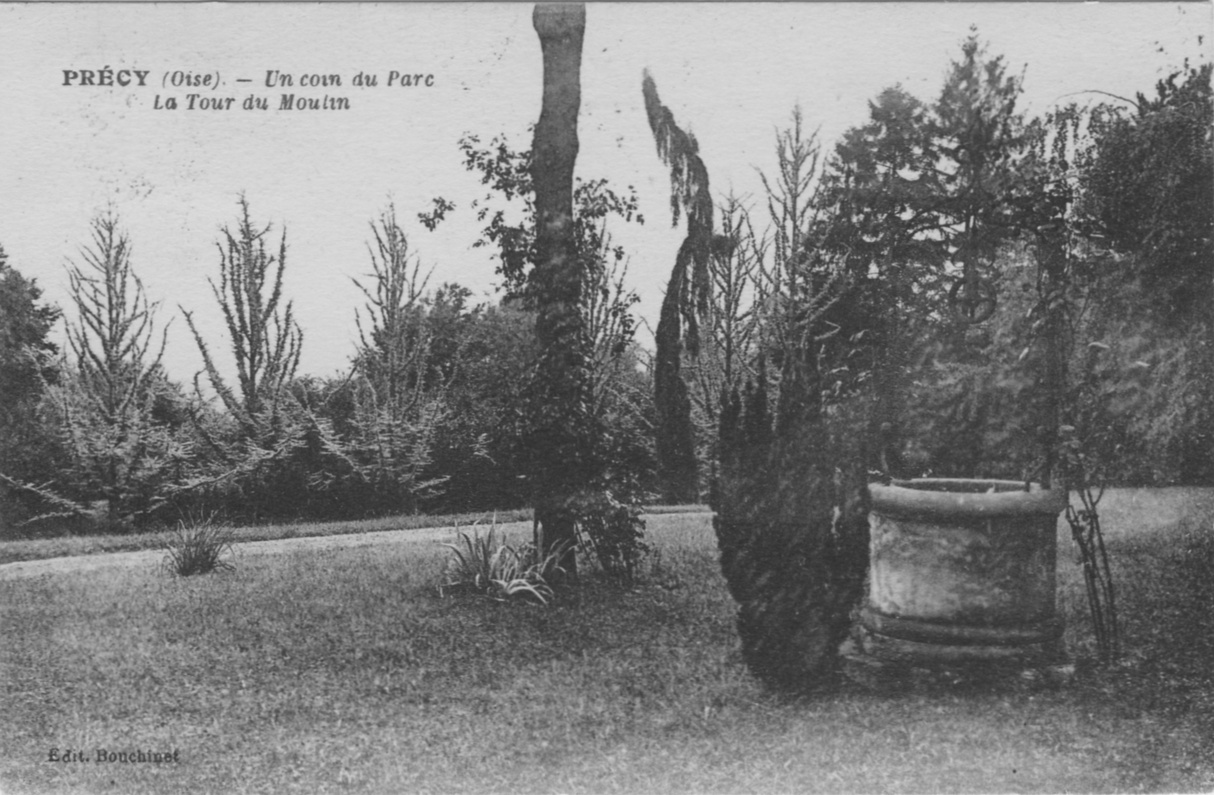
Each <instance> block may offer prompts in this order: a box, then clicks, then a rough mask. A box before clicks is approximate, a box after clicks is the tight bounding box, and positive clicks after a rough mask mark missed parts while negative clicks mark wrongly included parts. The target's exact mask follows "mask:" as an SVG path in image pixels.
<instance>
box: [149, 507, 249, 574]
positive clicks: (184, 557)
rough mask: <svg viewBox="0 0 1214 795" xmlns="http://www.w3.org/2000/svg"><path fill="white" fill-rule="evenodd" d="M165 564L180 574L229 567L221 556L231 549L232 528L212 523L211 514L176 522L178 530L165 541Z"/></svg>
mask: <svg viewBox="0 0 1214 795" xmlns="http://www.w3.org/2000/svg"><path fill="white" fill-rule="evenodd" d="M165 550H166V555H165V560H164V565H165V567H166V568H167V569H168V570H169V572H171V573H172V574H176V575H177V576H179V577H189V576H190V575H193V574H209V573H211V572H213V571H230V570H232V569H234V568H235V566H233V565H232V564H231V563H229V562H228V561H227V560H224V556H225V555H227V554H231V552H232V531H231V530H230V529H229V528H228V527H227V526H225V525H219V524H215V522H214V517H213V516H210V517H207V518H206V519H203V520H201V521H199V520H195V519H191V520H189V522H188V523H187V522H186V521H185V520H182V521H179V522H178V523H177V530H176V531H175V532H174V533H173V536H172V537H171V538H170V539H169V541H168V543H167V544H166V545H165Z"/></svg>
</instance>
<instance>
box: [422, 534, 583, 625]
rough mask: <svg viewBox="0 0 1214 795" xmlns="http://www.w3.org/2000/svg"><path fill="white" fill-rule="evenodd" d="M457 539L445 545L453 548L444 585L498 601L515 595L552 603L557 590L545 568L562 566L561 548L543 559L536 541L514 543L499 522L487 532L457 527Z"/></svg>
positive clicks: (450, 588)
mask: <svg viewBox="0 0 1214 795" xmlns="http://www.w3.org/2000/svg"><path fill="white" fill-rule="evenodd" d="M456 535H457V537H458V538H457V541H456V542H455V543H454V544H444V545H443V546H445V547H447V548H448V549H450V550H451V555H450V557H449V558H448V559H447V562H446V568H445V571H444V572H443V584H442V585H440V586H439V593H440V594H441V593H442V592H443V591H444V589H446V590H452V591H473V592H476V593H482V594H485V595H486V596H489V597H490V598H492V599H496V600H498V601H506V600H508V599H511V598H514V597H521V598H524V599H532V600H534V601H537V602H539V603H541V604H545V605H546V604H548V603H549V602H550V601H551V600H552V598H553V595H554V594H553V591H552V588H551V586H549V585H548V583H547V581H546V580H545V579H544V572H547V571H553V570H561V568H560V565H559V563H558V561H559V560H560V551H553V552H552V554H550V555H548V556H547V557H546V558H543V559H541V558H540V555H539V552H538V550H536V548H535V545H534V544H529V543H528V544H522V545H520V546H518V547H514V546H512V545H510V544H509V543H507V542H506V540H505V539H504V538H502V537H500V536H499V535H497V523H496V522H494V524H493V525H492V526H491V527H490V528H489V532H488V534H487V535H485V536H483V537H482V536H481V534H480V533H479V532H478V531H473V534H472V535H468V534H467V533H466V532H464V531H462V530H460V529H459V528H458V526H457V527H456Z"/></svg>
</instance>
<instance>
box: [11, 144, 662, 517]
mask: <svg viewBox="0 0 1214 795" xmlns="http://www.w3.org/2000/svg"><path fill="white" fill-rule="evenodd" d="M469 140H474V139H469ZM465 149H466V151H467V152H468V153H469V156H470V157H472V153H473V152H474V147H473V145H472V144H471V143H468V142H465ZM528 158H529V155H528V153H526V152H523V153H515V152H509V153H508V157H507V159H509V160H512V161H517V162H526V161H527V160H528ZM470 167H472V163H471V161H470ZM521 190H522V191H523V193H524V194H525V192H526V190H527V186H525V185H524V186H523V187H522V188H521ZM581 195H583V196H584V200H583V201H582V202H581V204H580V205H579V207H581V208H582V210H583V212H582V213H581V214H579V217H578V221H579V228H581V229H583V230H584V237H585V240H583V241H582V242H581V244H579V247H578V251H579V256H581V257H582V258H583V259H584V260H585V264H586V268H587V272H588V279H587V288H586V290H585V291H584V299H583V301H582V305H581V307H580V308H579V310H578V311H579V312H581V313H582V314H583V315H584V316H585V317H586V318H587V325H588V330H589V336H588V344H589V347H588V356H587V389H588V404H587V407H588V410H589V412H590V415H591V416H592V418H593V419H594V421H595V422H596V423H597V425H598V427H599V428H600V433H599V434H598V436H597V437H596V439H597V441H596V444H597V445H599V447H597V448H596V449H595V450H594V451H593V452H594V455H595V456H597V457H600V458H605V459H607V460H612V461H616V462H617V465H616V466H615V467H614V469H613V473H614V474H613V475H612V477H613V478H614V480H613V488H614V489H615V491H614V492H613V499H616V500H617V503H618V500H619V499H623V498H625V497H627V498H628V499H632V498H634V497H635V498H640V497H641V496H643V495H644V494H645V493H646V492H647V491H648V490H649V489H651V488H652V483H653V477H654V465H653V462H652V453H651V452H650V448H651V446H652V442H651V441H650V440H651V438H652V431H651V428H652V416H651V411H650V409H649V406H650V399H649V393H648V389H647V387H646V384H647V381H646V376H645V374H644V366H643V357H642V355H641V352H640V350H639V349H638V347H637V346H636V343H635V342H634V340H633V338H632V337H633V331H634V321H633V317H632V314H631V307H632V305H633V304H634V303H635V301H636V297H635V295H633V294H632V293H631V292H629V291H628V290H627V289H626V288H625V286H624V276H625V273H626V261H625V260H624V254H623V252H622V250H621V249H619V248H618V247H617V246H614V245H613V244H611V242H610V235H609V233H608V226H607V223H606V219H605V218H604V217H603V216H602V213H601V209H602V207H603V206H605V205H604V201H603V199H604V196H606V197H608V201H607V202H606V205H611V204H612V202H613V201H614V198H613V197H614V194H613V193H612V192H611V190H610V188H609V187H608V186H607V185H606V183H605V182H603V181H598V182H595V183H593V184H590V185H588V186H585V187H584V190H583V191H582V194H581ZM517 196H518V193H517V192H516V193H508V192H506V191H503V190H501V189H499V188H495V190H494V192H493V195H492V197H491V198H493V199H501V200H503V201H508V200H509V199H510V198H512V197H517ZM632 201H635V200H632ZM617 205H618V203H617ZM618 206H623V205H618ZM453 207H454V205H453V204H452V203H450V202H447V201H446V200H439V201H438V202H436V205H435V208H434V210H433V211H432V212H430V213H420V214H419V215H418V220H419V223H420V224H421V225H422V226H426V227H429V228H433V227H434V226H435V225H437V224H438V223H440V222H441V220H442V217H443V215H445V213H446V212H449V211H450V210H452V209H453ZM595 213H599V215H597V216H596V215H595ZM92 229H93V236H92V239H91V240H90V242H89V244H87V245H86V246H85V247H83V248H82V249H81V251H80V254H79V256H78V258H77V262H75V263H74V264H72V265H71V267H70V270H69V275H70V289H71V296H72V304H71V306H70V307H69V311H68V313H67V315H68V316H67V325H68V335H67V336H68V341H69V343H70V346H69V355H61V354H60V352H59V351H58V349H57V348H56V347H55V345H54V344H53V343H52V342H51V341H50V339H51V332H52V328H53V326H54V324H55V322H56V321H57V320H58V319H59V317H60V310H59V309H58V308H55V307H51V306H47V305H45V304H43V303H42V302H41V292H40V290H39V289H38V288H37V286H36V285H34V284H33V283H32V282H30V281H29V280H26V279H24V278H23V277H22V276H21V275H20V274H19V273H18V272H17V271H16V270H14V269H13V268H12V267H10V266H9V264H8V262H7V259H5V258H0V269H2V271H0V277H2V281H0V286H2V292H0V298H2V300H3V305H4V314H3V317H4V327H3V336H2V337H0V355H2V356H3V359H2V360H0V366H2V367H3V368H4V378H3V380H2V383H3V388H4V390H5V398H6V400H5V401H4V407H5V409H4V415H3V417H2V418H0V419H2V420H3V421H2V422H0V434H3V437H2V442H3V445H2V448H0V449H2V451H3V467H2V468H0V476H2V477H3V481H2V482H0V489H2V494H3V504H4V519H5V521H6V523H7V524H12V525H18V524H25V523H30V520H34V521H33V522H32V523H30V527H32V528H37V527H51V528H60V527H62V526H63V525H64V523H65V522H66V523H68V524H69V525H71V526H74V527H76V528H77V529H85V528H103V529H108V530H118V531H121V530H126V529H131V528H134V527H137V526H140V525H145V524H149V523H155V522H161V521H171V520H173V519H175V518H177V517H180V516H182V515H188V514H193V515H198V514H209V513H211V512H219V513H220V514H222V515H226V516H228V517H230V518H233V519H240V520H244V521H264V520H270V519H291V518H322V517H328V518H352V517H365V516H372V515H381V514H389V513H400V512H417V511H428V512H450V511H473V510H491V509H497V508H512V507H520V506H523V505H527V504H530V502H531V501H532V499H533V497H534V493H535V489H536V486H535V484H534V483H533V482H532V480H531V478H530V470H529V460H528V457H529V456H530V455H532V452H531V451H530V450H529V449H528V448H527V446H526V444H525V440H524V435H525V430H526V427H527V426H526V422H527V416H526V415H527V410H526V405H527V398H528V396H527V394H526V393H527V389H528V384H529V383H531V379H533V377H534V376H533V375H529V374H532V373H534V371H535V370H536V367H537V362H538V361H539V350H540V346H539V342H538V340H537V338H536V335H535V321H536V317H535V309H534V308H533V304H532V301H531V300H530V299H529V297H528V296H527V295H526V291H525V290H524V289H518V290H514V291H511V292H510V294H509V295H508V296H507V297H506V298H504V299H502V300H500V301H499V302H497V303H494V304H488V303H480V304H474V303H473V302H472V292H471V291H470V290H468V289H467V288H465V287H463V286H461V285H458V284H453V283H443V284H440V285H438V286H436V287H431V286H430V284H429V277H430V275H431V274H430V273H429V272H425V271H423V269H422V267H421V264H420V258H419V256H418V254H417V252H416V250H415V249H414V248H412V247H411V245H410V238H409V235H408V234H407V233H406V231H405V229H404V227H403V225H402V224H401V223H400V221H399V220H398V218H397V214H396V211H395V208H392V207H389V208H388V209H387V210H385V212H384V213H383V214H382V215H381V216H380V217H379V218H378V219H375V221H373V222H372V224H371V228H370V241H369V242H368V254H369V259H370V268H369V272H368V273H367V274H366V275H365V276H363V277H358V278H356V279H355V284H356V285H357V286H358V287H359V289H360V290H361V292H362V294H363V296H364V298H365V302H364V305H363V307H361V308H360V309H359V310H358V311H357V312H356V313H355V316H354V317H351V319H350V320H351V322H352V324H354V325H355V327H356V328H357V330H358V344H357V349H356V351H355V352H354V354H353V356H352V361H351V366H350V368H349V370H348V371H347V372H345V373H342V374H340V375H338V376H335V377H331V378H317V377H314V376H308V375H302V374H300V373H299V372H298V364H299V357H300V352H301V350H302V346H303V345H304V333H303V330H302V329H300V327H299V326H298V324H297V323H296V322H295V320H294V316H293V309H292V304H291V300H290V298H289V297H288V296H287V295H286V294H285V291H284V289H283V275H284V273H285V271H286V269H287V268H288V267H289V260H290V257H291V254H290V248H289V245H288V235H287V230H285V229H284V230H281V231H278V232H276V230H273V229H271V227H269V226H268V225H259V224H258V223H256V221H255V220H254V218H253V215H252V211H251V209H250V206H249V204H248V202H247V201H246V200H245V199H244V198H243V197H242V199H241V201H240V206H239V213H238V217H237V221H236V224H235V225H234V226H232V227H229V228H227V229H225V230H223V232H222V236H221V239H220V240H219V241H217V259H218V263H219V268H218V271H219V272H218V275H217V278H215V279H213V280H212V283H211V286H212V293H213V295H212V298H213V299H214V300H215V302H216V306H217V308H218V309H219V311H220V314H221V315H222V317H223V319H224V331H225V333H224V334H223V335H221V336H220V337H216V338H210V339H206V338H204V337H203V336H202V335H201V334H200V333H199V332H198V331H197V328H196V325H195V321H194V317H193V314H192V313H191V312H190V311H187V310H186V309H185V308H181V312H182V314H183V315H184V317H185V319H186V324H187V327H188V329H189V330H190V331H191V333H192V336H193V338H194V340H195V343H196V345H197V347H198V350H199V353H200V355H201V357H202V360H203V363H204V369H203V370H202V372H200V373H199V374H198V375H197V376H195V378H194V383H193V384H192V385H187V384H182V383H178V382H175V381H172V380H171V379H170V378H169V377H168V376H167V374H166V373H165V371H164V368H163V367H162V366H161V364H160V355H161V352H162V350H163V346H164V341H165V335H166V334H167V332H168V328H167V326H168V324H167V323H164V322H162V318H161V314H162V312H161V307H160V306H159V304H157V303H155V302H151V301H150V300H149V299H148V298H147V297H146V295H145V293H144V290H143V286H142V283H141V282H140V280H139V278H138V275H137V271H136V264H135V263H136V257H135V254H134V247H133V246H132V244H131V241H130V240H129V239H128V237H127V236H126V234H125V233H124V232H123V231H122V227H121V222H120V219H119V218H117V217H116V216H115V215H114V214H113V213H112V212H106V213H104V214H102V215H100V216H98V217H97V218H96V219H94V221H93V223H92ZM486 241H487V242H488V243H493V242H495V239H494V238H493V236H492V234H491V232H490V233H487V234H486ZM524 273H525V271H524ZM525 282H526V280H525V278H524V276H523V274H520V275H519V278H518V279H517V282H516V283H517V284H519V285H524V284H525ZM224 356H228V357H230V359H228V360H226V361H225V359H224V358H223V357H224ZM229 362H230V366H229V367H225V365H227V364H229ZM224 372H233V373H234V374H235V376H236V378H235V380H234V381H231V382H229V381H228V380H227V379H225V377H224V376H223V375H222V373H224Z"/></svg>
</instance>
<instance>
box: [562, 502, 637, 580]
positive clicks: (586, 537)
mask: <svg viewBox="0 0 1214 795" xmlns="http://www.w3.org/2000/svg"><path fill="white" fill-rule="evenodd" d="M566 507H567V508H568V510H570V511H572V512H573V516H574V526H575V527H576V528H577V537H578V543H579V545H581V547H582V549H583V550H584V551H585V552H586V553H587V554H588V555H591V556H592V557H593V558H594V559H595V560H597V561H598V563H599V566H601V567H602V569H603V571H604V572H606V573H607V574H609V575H611V576H613V577H620V578H622V579H625V580H631V579H633V577H634V576H635V574H636V572H637V566H638V565H639V564H640V562H641V558H642V557H644V556H645V554H646V553H648V552H649V551H650V549H649V545H648V544H646V543H645V541H644V538H645V520H644V519H643V518H641V508H640V506H639V505H638V504H635V503H632V502H627V501H623V500H620V499H618V498H617V497H616V496H615V495H614V494H613V493H612V492H610V491H605V490H604V491H595V490H588V491H584V492H580V493H578V494H576V495H574V496H573V497H572V498H570V499H569V500H568V501H567V503H566Z"/></svg>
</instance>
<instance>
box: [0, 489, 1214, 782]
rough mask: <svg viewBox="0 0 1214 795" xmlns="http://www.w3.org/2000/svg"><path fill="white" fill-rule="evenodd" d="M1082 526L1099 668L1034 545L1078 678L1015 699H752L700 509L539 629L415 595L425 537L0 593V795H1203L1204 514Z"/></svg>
mask: <svg viewBox="0 0 1214 795" xmlns="http://www.w3.org/2000/svg"><path fill="white" fill-rule="evenodd" d="M1102 505H1104V506H1105V508H1106V510H1105V514H1104V515H1105V523H1106V527H1107V531H1106V532H1107V534H1108V541H1109V551H1110V553H1111V555H1112V556H1113V565H1114V573H1115V576H1116V577H1117V584H1118V586H1119V587H1120V591H1119V597H1120V600H1121V601H1120V605H1121V610H1122V615H1123V618H1124V623H1125V628H1124V634H1125V646H1126V655H1125V659H1124V661H1123V662H1122V663H1120V664H1119V665H1117V666H1115V667H1113V668H1111V669H1095V668H1093V667H1091V666H1087V665H1083V664H1082V662H1083V660H1084V655H1086V654H1088V653H1089V652H1090V641H1089V639H1088V631H1087V627H1086V623H1085V621H1086V616H1085V613H1084V611H1085V608H1086V605H1085V603H1084V597H1083V588H1082V583H1081V579H1080V575H1079V572H1078V570H1077V568H1076V567H1075V566H1074V565H1073V560H1074V556H1073V554H1071V552H1070V541H1069V539H1067V538H1066V537H1064V536H1060V541H1061V542H1062V544H1063V546H1061V550H1063V552H1062V554H1061V555H1060V566H1059V582H1060V586H1059V587H1060V594H1059V602H1060V606H1061V608H1062V610H1063V612H1064V614H1065V616H1066V617H1067V619H1068V630H1067V633H1068V641H1069V643H1070V646H1071V648H1072V650H1073V652H1074V653H1075V654H1076V656H1077V657H1078V658H1079V660H1080V662H1081V665H1080V666H1079V673H1078V674H1077V676H1076V678H1075V680H1074V682H1073V683H1072V684H1071V685H1070V686H1068V687H1065V688H1062V689H1058V690H1039V691H1036V692H1021V691H1006V692H995V691H990V690H988V691H954V692H935V693H927V692H908V693H904V694H895V695H880V696H879V695H875V694H872V693H868V692H866V691H864V690H862V689H860V688H858V687H856V686H844V687H842V688H841V689H840V690H838V691H837V692H833V693H831V694H828V695H820V696H816V697H809V698H804V699H782V698H779V697H775V696H771V695H768V694H766V693H764V692H763V691H762V690H761V689H760V688H759V687H758V686H757V685H756V684H755V682H754V681H753V680H752V679H751V678H750V676H749V675H748V674H747V672H746V670H745V667H744V666H743V665H742V662H741V660H740V655H739V654H738V652H737V639H736V636H735V633H734V628H733V615H734V606H733V604H732V602H731V600H730V598H729V596H728V594H727V593H726V591H725V587H724V583H723V581H722V579H721V577H720V574H719V570H718V567H717V561H716V548H715V539H714V537H713V534H712V529H711V521H710V518H709V515H707V514H702V515H663V516H651V517H650V519H649V528H650V532H649V536H650V540H651V542H652V543H653V544H654V546H655V547H656V548H657V549H658V550H659V553H660V555H659V559H658V560H657V562H656V563H655V565H653V566H652V567H651V570H650V571H649V572H648V573H647V574H646V576H645V578H644V579H643V580H642V581H641V582H639V583H638V584H637V585H636V586H635V587H633V588H631V589H629V588H623V587H620V586H617V585H613V584H610V583H606V582H602V581H596V580H593V579H590V580H588V581H587V582H585V583H584V584H583V586H582V587H581V588H580V589H578V590H576V591H564V592H561V594H560V597H559V599H558V601H557V602H556V603H555V604H554V605H553V606H551V607H548V608H544V607H539V606H534V605H528V604H523V603H511V604H502V603H497V602H492V601H488V600H485V599H481V598H476V597H472V596H458V597H450V596H448V597H446V598H440V597H439V596H438V595H437V593H436V590H435V588H434V584H435V582H436V578H437V572H438V569H439V567H440V565H441V560H442V558H443V555H444V550H443V548H442V547H441V546H439V545H438V544H437V543H436V542H434V541H433V540H429V541H424V542H423V541H420V540H419V541H416V542H403V543H401V544H399V545H386V546H378V547H375V548H362V549H359V548H354V549H340V548H336V549H327V550H324V551H314V552H306V553H286V554H278V555H269V554H265V555H263V554H253V553H245V554H242V555H240V556H239V557H238V559H237V561H236V562H237V568H236V570H235V571H233V572H230V573H226V574H218V575H210V576H206V577H197V578H186V579H172V578H170V577H168V576H166V575H165V574H163V573H161V572H160V571H158V570H157V569H156V568H155V566H154V565H150V564H149V565H147V566H143V567H136V568H114V569H106V570H97V571H88V572H77V573H74V574H72V575H42V576H39V577H36V578H23V579H10V580H4V579H0V631H2V636H3V648H2V649H0V667H2V670H3V678H4V689H3V696H2V697H0V698H2V701H0V715H3V718H0V791H3V792H4V793H25V792H55V793H61V792H89V793H95V792H115V793H140V792H190V793H197V792H223V793H228V792H308V793H311V792H346V791H375V792H380V791H382V792H451V791H505V792H524V791H525V792H535V791H561V792H581V791H595V792H598V791H623V792H676V791H677V792H756V791H757V792H1186V791H1205V792H1209V791H1211V790H1214V664H1212V663H1211V660H1214V618H1212V613H1211V611H1212V610H1214V571H1212V569H1214V518H1212V517H1214V492H1210V491H1205V492H1197V491H1194V490H1187V491H1186V490H1161V491H1151V492H1145V491H1143V492H1133V491H1125V492H1114V493H1111V494H1110V495H1108V496H1107V497H1106V502H1105V503H1103V504H1102ZM52 748H57V749H58V750H59V753H60V754H62V753H63V752H64V751H65V750H66V749H73V750H83V752H84V754H85V755H86V756H88V757H89V758H90V761H88V762H78V761H71V762H57V763H52V762H50V761H48V757H49V752H50V749H52ZM98 749H107V750H109V751H129V750H134V749H145V750H151V751H154V752H162V751H172V750H174V749H176V750H178V752H179V753H178V760H177V761H176V762H168V763H163V764H159V765H157V764H151V763H144V764H138V763H136V764H123V763H120V762H110V763H104V764H99V763H97V761H96V756H97V754H98Z"/></svg>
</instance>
